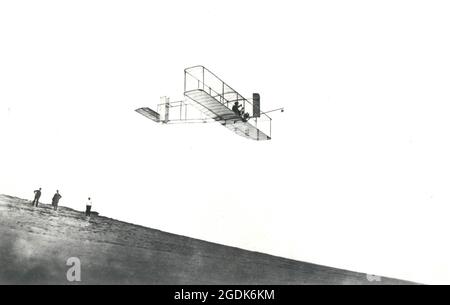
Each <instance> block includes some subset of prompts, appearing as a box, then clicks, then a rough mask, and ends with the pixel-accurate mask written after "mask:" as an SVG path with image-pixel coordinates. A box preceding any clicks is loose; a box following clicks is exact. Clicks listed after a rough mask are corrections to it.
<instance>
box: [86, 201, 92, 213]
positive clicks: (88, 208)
mask: <svg viewBox="0 0 450 305" xmlns="http://www.w3.org/2000/svg"><path fill="white" fill-rule="evenodd" d="M91 209H92V201H91V197H89V198H88V202H87V203H86V216H88V217H89V216H91Z"/></svg>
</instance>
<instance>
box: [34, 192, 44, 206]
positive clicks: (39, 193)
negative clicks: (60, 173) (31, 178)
mask: <svg viewBox="0 0 450 305" xmlns="http://www.w3.org/2000/svg"><path fill="white" fill-rule="evenodd" d="M41 190H42V188H39V189H38V190H35V191H34V200H33V203H32V205H33V206H35V204H36V206H38V204H39V198H41V194H42V193H41Z"/></svg>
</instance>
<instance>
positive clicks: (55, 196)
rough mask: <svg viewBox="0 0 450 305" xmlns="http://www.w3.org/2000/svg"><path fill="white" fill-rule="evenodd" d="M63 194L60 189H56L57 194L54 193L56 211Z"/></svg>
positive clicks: (53, 202)
mask: <svg viewBox="0 0 450 305" xmlns="http://www.w3.org/2000/svg"><path fill="white" fill-rule="evenodd" d="M61 197H62V196H61V194H60V193H59V191H58V190H56V193H55V195H53V199H52V206H53V209H54V210H55V211H56V210H57V209H58V203H59V199H61Z"/></svg>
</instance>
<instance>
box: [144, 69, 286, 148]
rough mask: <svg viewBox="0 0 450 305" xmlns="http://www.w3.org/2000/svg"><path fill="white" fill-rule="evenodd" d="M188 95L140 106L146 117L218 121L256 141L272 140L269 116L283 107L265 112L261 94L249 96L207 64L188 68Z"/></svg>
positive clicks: (160, 120) (167, 121) (170, 121)
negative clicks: (174, 99) (175, 99)
mask: <svg viewBox="0 0 450 305" xmlns="http://www.w3.org/2000/svg"><path fill="white" fill-rule="evenodd" d="M184 97H185V99H184V100H182V101H176V102H170V100H169V98H168V97H165V96H164V97H161V103H160V104H158V105H157V108H156V111H155V110H152V109H150V108H148V107H142V108H138V109H136V112H138V113H140V114H142V115H143V116H145V117H147V118H149V119H151V120H153V121H155V122H157V123H163V124H176V123H208V122H217V123H220V124H221V125H223V126H224V127H226V128H228V129H230V130H231V131H233V132H235V133H236V134H238V135H240V136H243V137H245V138H248V139H253V140H258V141H261V140H270V139H271V133H272V119H271V118H270V117H269V116H268V115H267V113H269V112H273V111H278V110H281V111H284V109H283V108H279V109H275V110H272V111H267V112H262V111H261V109H260V96H259V94H258V93H253V98H251V99H247V98H244V97H243V96H242V95H241V94H239V93H238V92H237V91H236V90H234V89H233V88H231V87H230V86H228V85H227V84H226V83H225V82H223V81H222V80H221V79H220V78H219V77H217V76H216V75H215V74H214V73H212V72H211V71H210V70H208V69H207V68H205V67H203V66H194V67H190V68H187V69H185V70H184Z"/></svg>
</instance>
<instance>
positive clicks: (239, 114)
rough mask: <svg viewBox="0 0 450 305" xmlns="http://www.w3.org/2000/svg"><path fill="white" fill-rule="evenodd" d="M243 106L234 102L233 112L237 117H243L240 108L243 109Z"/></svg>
mask: <svg viewBox="0 0 450 305" xmlns="http://www.w3.org/2000/svg"><path fill="white" fill-rule="evenodd" d="M241 107H242V105H239V103H238V102H234V105H233V107H231V110H233V112H234V113H235V114H236V115H237V116H241V115H242V112H241V110H240V109H239V108H241Z"/></svg>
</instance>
